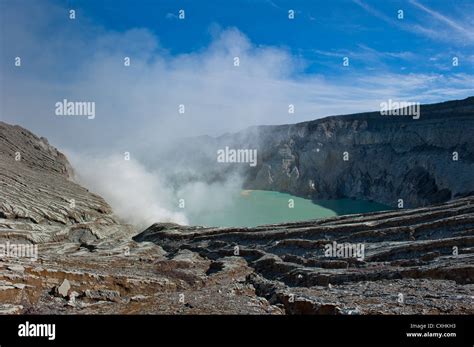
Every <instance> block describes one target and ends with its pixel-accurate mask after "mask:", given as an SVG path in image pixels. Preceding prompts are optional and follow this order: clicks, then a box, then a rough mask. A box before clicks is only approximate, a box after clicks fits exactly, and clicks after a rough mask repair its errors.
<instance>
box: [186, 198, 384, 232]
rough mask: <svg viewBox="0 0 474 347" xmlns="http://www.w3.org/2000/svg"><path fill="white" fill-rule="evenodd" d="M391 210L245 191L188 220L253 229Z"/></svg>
mask: <svg viewBox="0 0 474 347" xmlns="http://www.w3.org/2000/svg"><path fill="white" fill-rule="evenodd" d="M290 199H293V201H294V207H293V208H290V207H289V200H290ZM390 209H391V207H389V206H385V205H382V204H378V203H375V202H370V201H360V200H351V199H340V200H317V201H311V200H308V199H303V198H299V197H296V196H293V195H290V194H285V193H278V192H271V191H263V190H253V191H243V192H242V193H241V194H238V196H235V197H234V198H233V199H232V200H231V203H230V204H228V205H226V206H223V207H222V208H221V209H218V210H216V211H214V212H212V213H206V214H203V213H201V214H199V215H190V216H188V218H189V222H190V224H191V225H203V226H204V225H205V226H221V227H232V226H234V227H237V226H240V227H253V226H258V225H264V224H274V223H284V222H294V221H302V220H308V219H318V218H325V217H333V216H338V215H344V214H353V213H364V212H374V211H383V210H390Z"/></svg>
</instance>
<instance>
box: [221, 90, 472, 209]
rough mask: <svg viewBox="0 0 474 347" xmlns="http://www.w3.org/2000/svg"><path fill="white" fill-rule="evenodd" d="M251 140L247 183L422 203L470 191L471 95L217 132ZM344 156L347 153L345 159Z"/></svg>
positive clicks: (241, 143) (241, 142)
mask: <svg viewBox="0 0 474 347" xmlns="http://www.w3.org/2000/svg"><path fill="white" fill-rule="evenodd" d="M215 142H216V144H215V146H216V147H223V146H225V145H228V144H229V145H231V146H234V147H237V148H256V149H257V150H258V165H257V167H256V168H251V167H249V166H248V165H247V166H242V169H243V170H244V174H245V177H246V181H245V188H249V189H264V190H276V191H281V192H289V193H292V194H295V195H299V196H304V197H309V198H313V199H326V198H329V199H337V198H343V197H348V198H356V199H365V200H374V201H377V202H380V203H384V204H387V205H390V206H394V207H398V205H399V199H402V200H403V206H404V207H420V206H426V205H430V204H435V203H439V202H444V201H448V200H449V199H452V198H455V197H461V196H466V195H469V194H472V193H473V192H474V179H473V174H474V97H470V98H467V99H465V100H460V101H449V102H444V103H439V104H432V105H422V106H421V116H420V118H419V119H413V117H410V116H389V115H384V116H382V115H381V114H380V113H379V112H372V113H360V114H353V115H346V116H334V117H328V118H323V119H318V120H314V121H310V122H304V123H298V124H292V125H280V126H260V127H256V128H252V129H248V130H245V131H242V132H240V133H238V134H232V135H225V136H221V137H219V138H217V139H215ZM344 159H346V160H344Z"/></svg>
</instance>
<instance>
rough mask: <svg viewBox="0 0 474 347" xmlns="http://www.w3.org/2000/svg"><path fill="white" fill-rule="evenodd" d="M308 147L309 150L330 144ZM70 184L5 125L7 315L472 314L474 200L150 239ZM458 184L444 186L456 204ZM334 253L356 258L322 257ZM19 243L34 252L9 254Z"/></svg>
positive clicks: (0, 239) (1, 248) (48, 158)
mask: <svg viewBox="0 0 474 347" xmlns="http://www.w3.org/2000/svg"><path fill="white" fill-rule="evenodd" d="M461 113H462V112H461ZM459 117H461V118H462V117H464V116H459ZM466 117H467V119H468V120H469V119H470V118H469V116H466ZM435 118H436V117H435ZM354 121H355V120H354ZM458 121H460V122H461V120H459V119H458ZM322 122H323V123H322V124H326V123H324V122H328V120H325V121H322ZM341 122H342V121H341ZM348 122H350V121H348ZM336 123H337V122H336ZM308 124H309V123H308ZM317 124H319V123H317ZM369 124H371V122H368V123H367V127H369ZM462 124H463V125H464V126H465V125H466V124H467V123H465V121H464V120H462ZM300 126H303V125H297V126H295V127H296V128H294V129H293V130H292V131H291V132H289V131H288V129H287V130H284V131H283V130H282V134H281V136H280V137H278V136H276V135H275V136H273V137H272V141H276V142H275V143H280V142H279V141H280V140H281V139H283V138H287V137H286V136H287V135H285V134H293V135H292V136H296V135H295V133H294V130H295V129H299V128H298V127H300ZM305 126H306V127H309V126H308V125H304V126H303V128H304V127H305ZM321 126H322V125H321ZM285 127H287V126H284V127H282V129H285ZM288 127H291V126H288ZM322 127H323V126H322ZM264 129H265V128H263V130H262V129H260V130H259V131H265V130H264ZM316 129H319V125H318V126H316ZM338 129H339V128H338ZM308 131H309V130H308ZM319 131H320V130H318V132H317V134H319ZM338 131H339V130H338ZM421 131H422V130H420V132H421ZM465 131H468V130H465ZM355 133H358V132H357V131H356V132H355ZM366 133H367V131H366ZM246 134H247V135H248V133H246ZM247 135H245V136H247ZM457 135H458V143H464V142H463V141H464V140H463V139H465V137H462V136H464V135H462V134H461V133H458V134H457ZM307 136H308V143H309V144H308V146H310V145H311V144H314V143H316V142H314V140H312V139H313V137H315V138H317V139H319V137H317V136H316V135H314V134H312V133H311V134H309V133H308V134H307ZM318 136H319V135H318ZM354 136H355V135H354ZM279 139H280V140H279ZM236 140H238V141H240V143H242V141H243V137H241V138H238V139H236ZM380 141H382V139H380ZM446 141H448V142H449V141H451V140H448V139H447V140H446ZM466 141H467V142H466V143H467V144H468V145H469V143H470V142H469V141H470V140H467V139H466ZM468 145H463V146H461V147H459V148H460V153H462V150H463V148H464V149H466V148H468V147H466V146H468ZM334 146H336V144H334ZM342 147H344V146H342ZM342 147H341V148H342ZM355 147H357V148H359V147H360V144H359V145H357V146H355ZM355 147H354V148H355ZM294 148H299V147H294ZM325 148H326V149H327V147H325ZM453 148H454V147H453ZM456 148H457V147H456ZM268 150H269V154H272V153H273V151H272V150H270V149H268ZM277 150H278V147H277ZM334 150H335V151H336V149H334ZM450 150H452V148H451V149H450ZM337 151H339V149H337ZM329 152H330V151H329V150H328V153H329ZM278 153H279V152H278ZM285 153H286V152H285ZM295 153H296V152H295ZM319 153H321V151H320V152H319ZM18 154H19V155H18ZM285 155H286V154H285ZM280 159H281V157H279V156H277V157H276V158H275V159H274V160H275V161H276V162H278V161H279V160H280ZM300 159H301V158H300ZM268 160H269V161H267V164H268V163H269V162H271V160H272V159H271V156H269V158H268ZM308 160H309V159H308ZM299 163H300V164H298V165H299V167H300V168H303V165H304V164H302V162H301V160H300V161H299ZM456 164H459V162H458V163H456ZM264 165H265V164H264V163H260V164H259V166H257V169H256V170H257V171H258V172H260V170H263V168H264V167H265V166H264ZM446 165H448V166H449V165H451V163H449V164H446ZM463 165H469V164H466V163H464V164H463ZM272 167H273V166H272ZM229 168H231V166H229ZM272 170H273V169H272ZM275 170H276V169H275ZM292 171H294V169H292V170H291V171H290V172H292ZM303 171H304V170H303ZM278 172H279V171H278ZM282 172H283V173H282V174H281V175H282V177H284V176H285V175H286V174H287V173H285V172H284V171H282ZM463 175H464V174H463V173H461V172H459V181H460V182H462V180H463V177H464V176H463ZM290 176H291V175H290ZM72 177H73V171H72V169H71V167H70V165H69V163H68V161H67V159H66V158H65V157H64V155H62V154H61V153H60V152H58V151H57V150H56V149H55V148H53V147H52V146H50V145H49V144H48V142H47V141H46V140H45V139H43V138H38V137H37V136H35V135H34V134H32V133H30V132H29V131H27V130H25V129H23V128H21V127H17V126H11V125H7V124H5V123H0V313H5V314H14V313H16V314H18V313H20V314H21V313H23V314H29V313H59V314H74V313H81V314H93V313H103V314H107V313H165V314H231V313H232V314H235V313H242V314H285V313H286V314H299V313H308V314H406V313H423V314H425V313H433V314H438V313H441V314H443V313H451V314H453V313H459V314H472V313H474V310H473V307H474V305H473V297H474V291H473V289H474V285H473V279H474V261H473V260H474V255H473V254H474V252H473V249H474V248H473V243H474V233H473V231H474V197H472V196H468V197H464V198H456V199H451V200H449V201H448V202H446V203H442V204H437V205H432V206H429V207H424V208H417V209H401V210H397V211H391V212H381V213H371V214H364V215H350V216H342V217H334V218H329V219H322V220H314V221H304V222H299V223H288V224H279V225H269V226H262V227H258V228H202V227H185V226H179V225H174V224H154V225H152V226H150V227H149V228H148V229H147V230H145V231H143V232H140V230H135V229H134V228H133V227H131V226H130V225H126V224H123V223H121V222H120V221H119V220H118V218H117V217H116V216H115V215H114V214H113V212H112V210H111V208H110V207H109V206H108V204H107V203H106V202H105V201H104V200H103V199H102V198H101V197H99V196H97V195H96V194H93V193H91V192H89V191H88V190H87V189H85V188H83V187H81V186H80V185H78V184H76V183H74V181H73V179H72ZM249 177H250V176H249ZM257 177H259V176H258V174H257V175H255V176H254V178H253V182H258V179H257ZM272 177H273V178H275V177H276V173H275V174H274V176H272ZM287 177H289V176H287ZM464 179H466V180H467V178H464ZM471 180H472V179H471ZM471 180H468V181H469V182H467V187H468V188H466V189H469V184H471V183H472V182H471ZM249 182H250V181H249ZM295 182H299V181H298V180H296V181H295ZM436 182H438V181H436ZM446 182H447V183H446V184H448V183H449V184H450V181H446ZM249 184H250V183H249ZM437 184H438V183H437ZM296 186H297V185H296ZM456 187H457V186H456V184H454V185H453V186H449V185H447V186H446V189H449V190H450V192H451V195H455V194H456V192H458V190H457V189H458V188H456ZM295 189H296V188H295ZM438 191H440V189H438ZM428 192H430V190H428ZM303 193H304V192H302V194H303ZM458 193H459V192H458ZM459 194H460V193H459ZM424 196H425V198H426V199H427V200H426V201H428V200H429V199H430V198H429V197H430V196H431V195H429V194H427V195H424ZM426 201H425V202H426ZM133 235H135V236H134V237H133V238H132V236H133ZM333 242H336V244H334V243H333ZM337 244H339V245H343V246H344V247H349V248H350V247H352V246H354V247H356V249H357V250H358V252H357V254H356V255H357V256H356V257H355V256H354V254H347V253H346V254H344V253H342V254H339V253H331V254H327V253H326V252H325V251H326V247H327V246H328V245H337ZM12 246H14V247H16V248H15V249H16V250H18V249H20V248H21V247H24V246H29V247H37V248H36V250H37V251H36V253H35V256H34V257H33V256H31V255H30V256H19V255H18V253H14V252H10V253H9V254H6V253H5V250H6V249H7V248H8V249H10V251H11V250H12ZM349 248H347V249H349ZM33 249H34V248H33ZM351 249H352V248H351Z"/></svg>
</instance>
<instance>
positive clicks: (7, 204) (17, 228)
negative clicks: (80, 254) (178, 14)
mask: <svg viewBox="0 0 474 347" xmlns="http://www.w3.org/2000/svg"><path fill="white" fill-rule="evenodd" d="M73 175H74V173H73V170H72V168H71V165H70V164H69V162H68V161H67V159H66V157H65V156H64V155H63V154H62V153H61V152H59V151H58V150H57V149H56V148H54V147H52V146H51V145H49V143H48V141H47V140H46V139H45V138H39V137H37V136H36V135H34V134H32V133H31V132H29V131H28V130H26V129H24V128H22V127H19V126H11V125H8V124H5V123H2V122H0V239H23V240H24V241H25V242H33V243H40V242H47V241H51V240H57V239H63V238H78V239H81V238H82V239H94V238H104V237H106V236H109V235H111V234H112V233H114V232H119V231H120V232H126V229H127V228H128V227H126V228H123V226H122V225H120V223H118V222H117V220H116V217H115V216H114V215H113V213H112V209H111V208H110V206H109V205H108V204H107V203H106V202H105V201H104V200H103V199H102V198H101V197H100V196H98V195H96V194H93V193H91V192H89V191H88V190H87V189H85V188H84V187H81V186H80V185H78V184H76V183H74V182H73V180H72V178H73Z"/></svg>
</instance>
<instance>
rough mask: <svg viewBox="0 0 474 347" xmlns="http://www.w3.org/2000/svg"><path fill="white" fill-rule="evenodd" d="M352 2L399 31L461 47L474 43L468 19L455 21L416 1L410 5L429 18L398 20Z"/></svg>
mask: <svg viewBox="0 0 474 347" xmlns="http://www.w3.org/2000/svg"><path fill="white" fill-rule="evenodd" d="M352 1H353V2H354V3H355V4H357V5H358V6H360V7H361V8H363V9H364V10H365V11H366V12H368V13H369V14H371V15H373V16H375V17H376V18H379V19H380V20H383V21H384V22H386V23H388V24H390V25H391V26H393V27H396V28H397V29H399V30H404V31H407V32H411V33H414V34H417V35H421V36H424V37H426V38H429V39H431V40H437V41H439V40H441V41H445V42H451V43H453V42H455V43H457V44H460V45H466V44H472V43H474V27H473V25H472V22H471V21H470V20H469V19H468V18H466V19H463V20H461V19H458V20H456V21H455V20H453V19H451V18H449V17H448V16H446V15H443V14H441V13H439V12H437V11H435V10H433V9H431V8H429V7H427V6H425V5H423V4H421V3H419V2H418V1H416V0H410V4H412V5H413V6H414V7H416V8H417V9H419V10H421V12H423V13H425V14H428V15H429V17H426V18H422V19H421V21H420V22H414V21H409V20H408V19H404V20H398V19H396V17H395V16H388V15H386V14H385V13H383V12H382V11H379V10H378V9H376V8H374V7H372V6H370V5H368V4H367V3H365V2H364V1H362V0H352ZM454 4H455V3H453V5H454ZM411 18H412V19H413V18H417V16H411ZM441 24H443V25H441ZM466 40H467V41H466Z"/></svg>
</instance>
